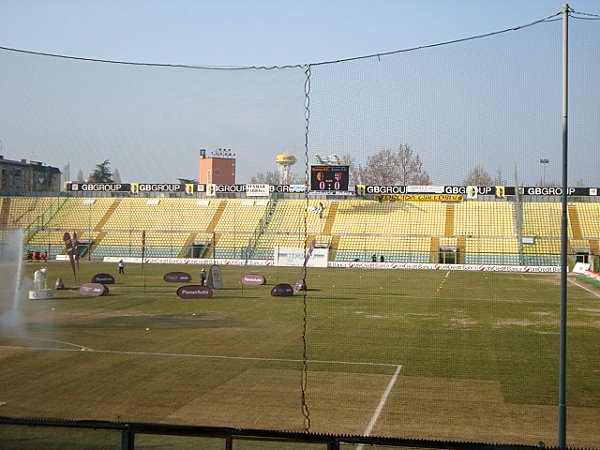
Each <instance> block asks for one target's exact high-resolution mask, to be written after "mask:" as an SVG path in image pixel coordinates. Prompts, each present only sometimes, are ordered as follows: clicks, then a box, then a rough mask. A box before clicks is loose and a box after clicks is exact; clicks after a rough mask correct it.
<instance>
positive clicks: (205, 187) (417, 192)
mask: <svg viewBox="0 0 600 450" xmlns="http://www.w3.org/2000/svg"><path fill="white" fill-rule="evenodd" d="M65 190H66V191H68V192H90V193H93V192H129V193H130V194H133V195H139V194H143V193H148V192H154V193H161V192H162V193H182V194H188V195H193V194H196V193H205V194H206V196H208V197H216V196H217V195H218V194H227V193H236V192H237V193H242V194H245V195H246V196H247V197H268V196H269V195H270V194H272V193H302V192H305V191H306V186H305V185H303V184H290V185H273V184H195V183H186V184H168V183H166V184H165V183H162V184H161V183H158V184H149V183H72V182H67V183H66V185H65ZM598 190H599V188H597V187H570V188H568V190H567V195H568V196H571V197H596V196H598ZM515 192H518V193H519V194H520V195H537V196H542V197H543V196H561V195H562V192H563V191H562V188H560V187H540V186H523V187H517V188H515V187H514V186H371V185H366V184H358V185H356V186H355V188H354V193H355V195H358V196H366V195H386V196H390V195H391V196H396V195H402V196H407V195H408V196H410V197H398V198H392V197H390V198H388V200H413V201H427V200H430V201H431V200H434V201H435V200H439V201H460V200H454V199H453V197H444V196H460V197H462V198H463V199H467V200H475V199H477V198H478V197H479V196H482V195H485V196H494V197H496V198H505V197H507V196H513V195H515ZM336 193H337V194H344V195H352V192H351V191H348V192H341V191H340V192H336ZM327 194H328V195H329V194H333V193H330V192H327ZM434 195H438V196H440V197H438V198H437V199H436V198H435V197H432V198H427V196H434ZM456 198H458V197H456Z"/></svg>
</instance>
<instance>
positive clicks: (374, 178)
mask: <svg viewBox="0 0 600 450" xmlns="http://www.w3.org/2000/svg"><path fill="white" fill-rule="evenodd" d="M339 160H340V162H341V163H342V164H343V165H347V166H349V171H350V186H354V185H356V184H366V185H372V186H408V185H412V186H419V185H421V186H427V185H432V184H434V183H433V182H432V180H431V177H430V176H429V173H428V172H427V171H426V170H425V169H424V165H423V160H422V159H421V156H420V155H419V154H418V153H417V152H415V151H414V150H413V149H412V148H411V147H410V145H408V144H402V145H400V146H398V148H397V149H395V150H392V149H389V148H388V149H383V150H380V151H378V152H376V153H374V154H372V155H370V156H369V157H367V160H366V162H365V163H364V165H363V164H356V161H355V158H354V157H353V156H352V155H349V154H346V155H343V156H342V157H340V158H339ZM288 180H289V183H290V184H304V182H305V175H304V174H303V175H294V174H290V177H289V178H288ZM77 181H79V182H82V181H84V179H83V172H82V171H81V170H80V171H79V173H78V175H77ZM178 181H179V183H182V184H185V183H197V180H195V179H189V178H178ZM87 182H89V183H120V182H121V176H120V174H119V171H118V170H114V172H113V170H112V169H111V167H110V161H109V160H108V159H107V160H104V161H103V162H101V163H99V164H97V165H96V167H95V169H94V170H93V171H92V172H91V173H90V174H89V176H88V178H87ZM250 183H254V184H274V185H277V184H283V183H282V180H281V176H280V173H279V172H278V171H276V170H273V171H266V172H258V173H257V174H255V175H253V176H252V177H251V178H250ZM462 184H463V185H464V186H496V185H505V184H506V180H505V179H504V176H503V175H502V171H501V170H498V171H497V172H496V174H495V175H494V176H492V175H490V173H489V172H487V170H486V169H485V168H484V167H483V166H482V165H480V164H477V165H476V166H474V167H472V168H470V169H469V171H468V173H467V176H466V177H465V178H464V179H463V180H462ZM577 184H581V182H579V181H578V182H577ZM537 185H538V186H554V185H556V183H555V182H552V181H546V180H542V179H540V181H539V182H538V183H537ZM582 185H583V184H582Z"/></svg>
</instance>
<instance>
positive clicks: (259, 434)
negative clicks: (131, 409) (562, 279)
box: [0, 416, 556, 450]
mask: <svg viewBox="0 0 600 450" xmlns="http://www.w3.org/2000/svg"><path fill="white" fill-rule="evenodd" d="M0 424H3V425H19V426H30V427H53V428H76V429H89V430H107V431H116V432H120V434H121V449H122V450H134V449H135V437H136V435H142V434H150V435H163V436H187V437H198V438H214V439H222V440H223V441H224V446H223V448H225V449H233V448H234V445H233V443H234V441H236V440H254V441H271V442H281V443H282V445H283V443H285V442H295V443H304V444H313V445H315V446H317V445H321V446H326V448H327V450H339V449H340V445H342V444H345V445H348V444H350V445H352V444H356V445H357V446H361V447H362V446H365V445H379V446H386V447H396V448H411V449H453V450H472V449H483V450H485V449H487V450H519V449H520V450H538V449H539V448H548V449H552V448H556V447H546V445H545V444H544V443H541V442H540V445H539V446H533V445H518V444H488V443H480V442H452V441H435V440H426V439H405V438H390V437H377V436H350V435H335V434H318V433H307V432H293V431H276V430H260V429H244V428H228V427H204V426H194V425H174V424H159V423H135V422H131V423H123V422H105V421H97V420H65V419H39V418H38V419H36V418H19V417H2V416H0ZM28 441H29V442H30V443H31V438H28ZM282 448H283V447H282Z"/></svg>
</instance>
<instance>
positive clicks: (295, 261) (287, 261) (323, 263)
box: [273, 247, 329, 267]
mask: <svg viewBox="0 0 600 450" xmlns="http://www.w3.org/2000/svg"><path fill="white" fill-rule="evenodd" d="M307 251H309V250H308V249H303V248H282V247H277V248H275V251H274V257H273V264H274V265H275V266H283V267H302V266H304V263H305V261H306V267H327V264H328V255H329V249H327V248H312V249H311V250H310V251H309V253H308V254H307ZM307 256H308V260H307V258H306V257H307Z"/></svg>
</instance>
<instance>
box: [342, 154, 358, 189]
mask: <svg viewBox="0 0 600 450" xmlns="http://www.w3.org/2000/svg"><path fill="white" fill-rule="evenodd" d="M340 159H341V161H342V164H344V165H346V166H348V171H349V173H350V178H349V181H348V185H350V186H353V185H355V184H362V175H361V168H360V166H357V165H356V160H355V159H354V156H352V155H350V154H349V153H346V154H345V155H342V157H341V158H340Z"/></svg>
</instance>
